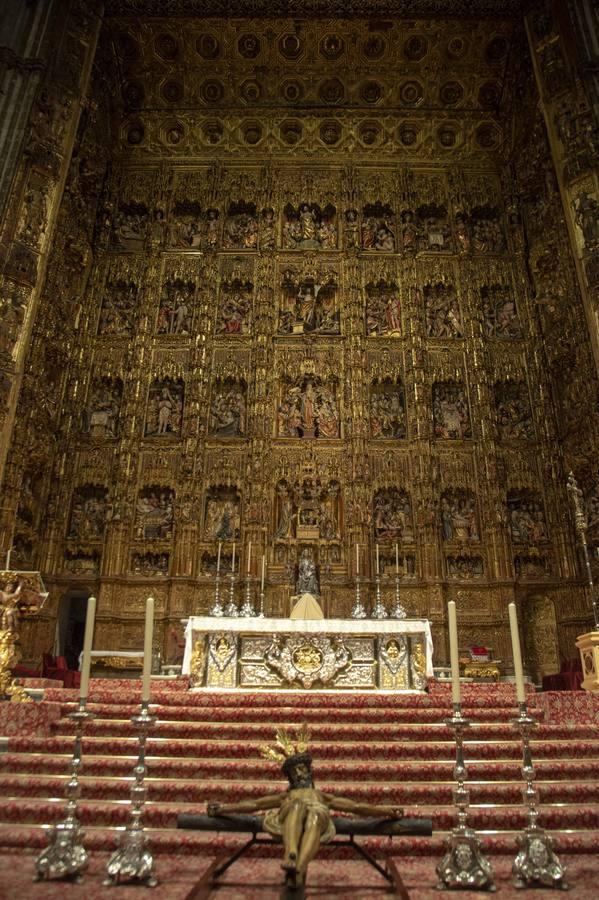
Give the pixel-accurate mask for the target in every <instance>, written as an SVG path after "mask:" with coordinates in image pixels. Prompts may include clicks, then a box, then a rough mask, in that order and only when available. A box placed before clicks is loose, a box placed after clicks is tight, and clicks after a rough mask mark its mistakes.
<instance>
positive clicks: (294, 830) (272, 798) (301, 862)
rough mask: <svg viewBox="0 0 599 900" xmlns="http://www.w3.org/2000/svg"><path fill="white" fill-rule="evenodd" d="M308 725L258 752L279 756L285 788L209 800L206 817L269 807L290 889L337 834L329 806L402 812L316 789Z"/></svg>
mask: <svg viewBox="0 0 599 900" xmlns="http://www.w3.org/2000/svg"><path fill="white" fill-rule="evenodd" d="M307 741H308V734H307V728H306V726H305V725H304V726H302V730H301V732H300V734H299V736H298V740H297V742H296V744H293V743H292V742H291V740H290V739H289V738H288V737H287V735H286V734H285V732H284V731H283V729H280V730H278V731H277V743H278V745H279V747H281V748H282V750H283V754H282V753H279V752H278V751H275V750H271V749H270V748H263V749H262V753H263V755H264V756H266V757H267V758H269V759H276V760H277V761H279V762H280V761H281V759H283V760H284V761H283V765H282V769H283V773H284V774H285V776H286V777H287V779H288V781H289V789H288V790H287V791H284V792H283V793H280V794H269V795H267V796H266V797H262V798H261V799H259V800H244V801H241V802H239V803H209V804H208V806H207V811H208V815H210V816H219V815H223V814H226V813H240V812H255V811H257V810H263V809H264V810H268V812H267V813H266V815H265V817H264V829H265V831H268V832H269V834H272V835H275V836H277V837H282V839H283V845H284V848H285V855H284V857H283V864H282V865H283V870H284V872H285V883H286V884H287V885H288V886H289V887H292V888H299V887H301V886H302V885H303V884H304V883H305V880H306V871H307V868H308V864H309V863H310V861H311V860H312V859H314V857H315V856H316V854H317V853H318V850H319V848H320V845H321V844H326V843H328V841H330V840H332V838H333V837H334V836H335V826H334V824H333V821H332V819H331V809H335V810H338V811H339V812H347V813H353V814H354V815H364V816H385V817H388V818H389V819H400V818H401V817H402V816H403V810H402V809H400V808H399V807H396V806H383V805H380V806H377V805H370V804H367V803H355V802H354V801H353V800H348V799H346V798H345V797H334V796H333V795H331V794H325V793H323V792H322V791H319V790H317V789H316V788H315V787H314V781H313V778H312V757H311V756H310V754H309V753H308V752H307Z"/></svg>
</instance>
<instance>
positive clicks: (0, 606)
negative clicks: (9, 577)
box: [0, 581, 22, 633]
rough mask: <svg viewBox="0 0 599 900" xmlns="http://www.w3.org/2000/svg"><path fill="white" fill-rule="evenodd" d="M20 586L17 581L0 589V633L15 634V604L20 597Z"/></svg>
mask: <svg viewBox="0 0 599 900" xmlns="http://www.w3.org/2000/svg"><path fill="white" fill-rule="evenodd" d="M21 590H22V585H21V583H20V582H18V581H10V582H7V583H6V584H5V586H4V588H3V589H2V588H0V631H11V632H13V633H14V632H16V630H17V622H18V615H17V603H18V602H19V597H20V596H21Z"/></svg>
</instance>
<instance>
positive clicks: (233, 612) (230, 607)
mask: <svg viewBox="0 0 599 900" xmlns="http://www.w3.org/2000/svg"><path fill="white" fill-rule="evenodd" d="M229 578H230V579H231V584H230V586H229V602H228V603H227V605H226V607H225V616H227V617H228V618H230V619H234V618H236V617H237V616H238V615H239V610H238V609H237V604H236V603H235V582H236V581H237V579H236V578H235V573H234V572H232V573H231V574H230V575H229Z"/></svg>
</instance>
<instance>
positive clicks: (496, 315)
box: [481, 284, 522, 340]
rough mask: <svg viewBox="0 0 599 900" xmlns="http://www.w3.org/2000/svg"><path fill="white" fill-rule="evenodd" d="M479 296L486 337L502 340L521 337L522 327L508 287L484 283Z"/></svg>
mask: <svg viewBox="0 0 599 900" xmlns="http://www.w3.org/2000/svg"><path fill="white" fill-rule="evenodd" d="M481 296H482V301H483V319H484V329H485V333H486V335H487V337H491V338H502V339H504V340H509V339H510V338H514V339H517V338H521V337H522V327H521V325H520V320H519V318H518V311H517V309H516V301H515V300H514V298H513V296H512V294H511V291H510V289H509V288H507V287H505V286H504V285H501V284H491V285H484V286H483V287H482V288H481Z"/></svg>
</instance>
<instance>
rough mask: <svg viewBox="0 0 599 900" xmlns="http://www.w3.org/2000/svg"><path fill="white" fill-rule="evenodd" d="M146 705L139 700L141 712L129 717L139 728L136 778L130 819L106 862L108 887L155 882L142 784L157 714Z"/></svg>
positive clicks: (153, 883) (154, 883)
mask: <svg viewBox="0 0 599 900" xmlns="http://www.w3.org/2000/svg"><path fill="white" fill-rule="evenodd" d="M148 706H149V702H148V701H144V702H142V704H141V711H140V713H139V714H138V715H136V716H133V717H132V718H131V722H132V723H133V725H135V727H136V728H137V729H138V730H139V753H138V759H137V763H136V765H135V768H134V769H133V775H134V777H135V781H134V783H133V786H132V787H131V820H130V822H129V823H128V825H127V827H126V829H125V832H124V834H123V836H122V838H121V846H120V847H119V848H118V849H117V850H115V852H114V853H113V854H112V856H111V857H110V859H109V860H108V863H107V864H106V872H107V875H108V877H107V878H106V879H105V881H104V884H105V885H106V886H107V887H110V886H113V885H117V884H120V883H121V882H123V881H133V882H138V883H140V884H145V885H146V887H155V886H156V885H157V884H158V879H157V878H156V876H155V874H154V857H153V855H152V853H151V851H150V850H149V849H148V846H147V845H148V838H147V837H146V835H145V833H144V826H143V823H142V818H143V808H144V804H145V802H146V788H145V785H144V778H145V775H146V763H145V755H146V740H147V737H148V732H149V730H150V729H151V728H152V726H153V725H154V724H155V722H156V716H153V715H151V714H150V712H149V711H148Z"/></svg>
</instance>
